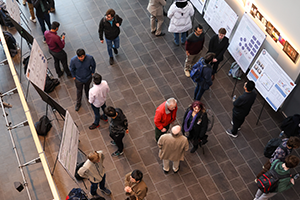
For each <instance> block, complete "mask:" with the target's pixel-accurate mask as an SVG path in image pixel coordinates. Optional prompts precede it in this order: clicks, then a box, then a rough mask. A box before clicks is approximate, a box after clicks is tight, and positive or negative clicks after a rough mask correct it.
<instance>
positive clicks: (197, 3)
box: [190, 0, 206, 15]
mask: <svg viewBox="0 0 300 200" xmlns="http://www.w3.org/2000/svg"><path fill="white" fill-rule="evenodd" d="M190 2H191V3H192V4H193V6H194V7H195V8H196V9H197V10H198V12H199V13H200V14H201V15H202V13H203V8H204V5H205V2H206V0H190Z"/></svg>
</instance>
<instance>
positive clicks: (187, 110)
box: [181, 108, 190, 135]
mask: <svg viewBox="0 0 300 200" xmlns="http://www.w3.org/2000/svg"><path fill="white" fill-rule="evenodd" d="M189 110H190V108H188V109H186V111H185V113H184V116H183V120H182V126H181V127H182V133H183V135H184V122H185V118H186V116H187V114H188V112H189Z"/></svg>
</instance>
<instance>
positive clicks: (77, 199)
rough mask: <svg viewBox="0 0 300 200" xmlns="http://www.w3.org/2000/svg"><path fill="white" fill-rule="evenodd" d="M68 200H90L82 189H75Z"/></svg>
mask: <svg viewBox="0 0 300 200" xmlns="http://www.w3.org/2000/svg"><path fill="white" fill-rule="evenodd" d="M66 200H89V199H88V197H87V196H86V194H85V192H84V191H83V190H82V189H81V188H73V189H72V190H71V191H70V192H69V194H68V196H67V198H66Z"/></svg>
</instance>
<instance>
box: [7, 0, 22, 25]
mask: <svg viewBox="0 0 300 200" xmlns="http://www.w3.org/2000/svg"><path fill="white" fill-rule="evenodd" d="M6 8H7V12H8V13H9V15H10V17H11V18H13V19H14V20H15V21H16V22H18V23H19V24H20V22H21V19H20V10H19V6H18V3H17V1H16V0H6Z"/></svg>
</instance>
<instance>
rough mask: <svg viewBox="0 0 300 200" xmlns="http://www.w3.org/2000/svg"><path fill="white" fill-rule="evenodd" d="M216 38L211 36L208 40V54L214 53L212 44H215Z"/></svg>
mask: <svg viewBox="0 0 300 200" xmlns="http://www.w3.org/2000/svg"><path fill="white" fill-rule="evenodd" d="M216 36H217V37H218V35H215V36H213V37H212V38H211V39H210V40H209V44H208V52H213V51H214V43H215V38H216Z"/></svg>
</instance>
